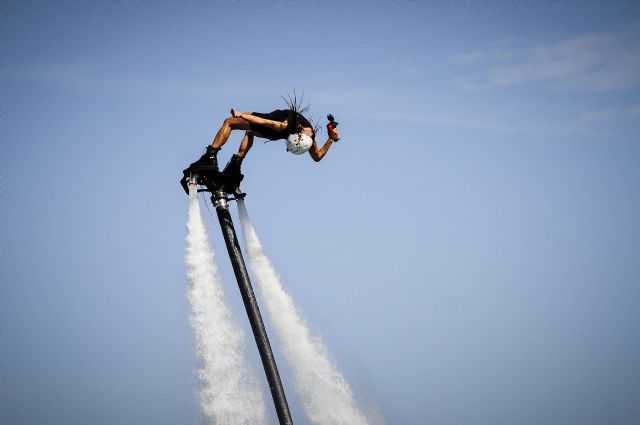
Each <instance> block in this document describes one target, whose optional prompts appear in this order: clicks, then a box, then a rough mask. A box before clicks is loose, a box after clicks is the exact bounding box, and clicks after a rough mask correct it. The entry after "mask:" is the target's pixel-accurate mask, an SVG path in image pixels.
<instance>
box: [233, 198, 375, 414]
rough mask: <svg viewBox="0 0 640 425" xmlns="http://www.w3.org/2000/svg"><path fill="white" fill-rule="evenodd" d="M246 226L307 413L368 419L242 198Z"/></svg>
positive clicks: (259, 277)
mask: <svg viewBox="0 0 640 425" xmlns="http://www.w3.org/2000/svg"><path fill="white" fill-rule="evenodd" d="M238 212H239V215H240V221H241V223H242V231H243V234H244V238H245V242H246V245H247V249H248V253H249V263H250V264H251V268H252V269H253V271H254V273H255V275H256V278H257V280H258V284H259V286H260V290H261V292H262V295H263V297H264V300H265V304H266V306H267V311H268V313H269V317H270V319H271V322H272V323H273V324H274V325H275V328H276V330H277V332H278V336H279V342H280V346H281V349H282V351H283V353H284V356H285V358H286V360H287V361H288V362H289V364H290V365H291V367H292V368H293V372H294V373H293V375H294V380H295V387H296V390H297V391H298V392H299V393H300V395H301V399H302V403H303V407H304V411H305V414H306V415H307V417H308V418H309V420H310V421H311V422H312V423H314V424H318V425H343V424H344V425H347V424H348V425H359V424H367V419H366V418H365V416H364V415H363V414H362V413H360V412H359V410H358V408H357V407H356V403H355V401H354V399H353V393H352V391H351V388H350V387H349V384H348V383H347V381H346V379H345V378H344V376H342V374H341V373H340V371H339V370H338V368H337V367H336V365H334V364H333V363H332V362H331V360H330V357H329V354H328V353H327V350H326V348H325V346H324V344H323V343H322V341H321V340H320V338H318V337H312V336H311V334H310V332H309V328H308V327H307V325H306V323H305V321H304V320H303V319H302V317H301V316H300V314H299V313H298V311H297V310H296V307H295V305H294V303H293V299H292V298H291V296H290V295H289V294H287V293H286V292H285V291H284V289H283V287H282V284H281V283H280V279H279V277H278V275H277V273H276V271H275V269H274V268H273V266H272V265H271V262H270V261H269V259H268V258H267V257H266V255H265V254H264V252H263V249H262V244H261V243H260V240H259V239H258V236H257V234H256V232H255V230H254V228H253V226H252V224H251V221H250V219H249V215H248V214H247V209H246V207H245V205H244V202H243V201H238Z"/></svg>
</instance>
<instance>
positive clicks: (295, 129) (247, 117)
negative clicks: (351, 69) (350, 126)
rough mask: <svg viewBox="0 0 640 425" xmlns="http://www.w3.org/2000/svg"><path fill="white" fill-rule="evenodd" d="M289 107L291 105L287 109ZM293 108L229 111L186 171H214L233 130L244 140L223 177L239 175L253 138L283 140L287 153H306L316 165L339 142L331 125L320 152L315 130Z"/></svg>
mask: <svg viewBox="0 0 640 425" xmlns="http://www.w3.org/2000/svg"><path fill="white" fill-rule="evenodd" d="M290 106H291V105H290ZM296 109H298V108H296V107H295V104H294V105H293V106H292V107H291V109H277V110H275V111H272V112H269V113H266V114H264V113H260V112H237V111H236V110H235V109H231V117H229V118H226V119H225V120H224V122H223V124H222V127H221V128H220V130H219V131H218V133H217V134H216V137H215V138H214V139H213V142H212V143H211V145H209V146H207V148H206V149H207V150H206V152H205V153H204V155H202V157H200V159H198V160H197V161H196V162H194V163H193V164H191V166H190V167H189V169H190V170H192V171H203V172H211V171H218V152H219V151H220V149H221V148H222V146H224V144H225V143H226V142H227V140H228V139H229V136H230V135H231V132H232V131H233V130H244V131H245V134H244V138H243V139H242V142H240V148H239V149H238V152H237V153H236V154H234V155H233V156H232V157H231V159H230V160H229V162H228V163H227V165H226V166H225V168H224V170H223V171H222V173H223V174H228V175H230V174H240V166H241V165H242V160H243V159H244V158H245V156H246V155H247V153H248V152H249V150H250V149H251V146H253V138H254V137H259V138H263V139H268V140H280V139H283V140H286V145H287V151H288V152H291V153H293V154H296V155H301V154H303V153H305V152H309V155H310V156H311V158H313V160H314V161H316V162H318V161H320V160H321V159H322V158H324V156H325V155H326V153H327V151H328V150H329V148H330V147H331V145H332V144H333V143H334V142H337V141H338V140H339V138H338V130H337V128H335V125H337V124H335V125H333V126H329V127H328V133H329V138H328V139H327V141H326V142H325V143H324V145H323V146H322V148H318V144H317V143H316V140H315V138H316V130H315V129H314V128H313V126H312V125H311V122H309V120H307V119H306V118H305V117H304V116H303V115H302V114H301V113H300V112H298V111H297V110H296Z"/></svg>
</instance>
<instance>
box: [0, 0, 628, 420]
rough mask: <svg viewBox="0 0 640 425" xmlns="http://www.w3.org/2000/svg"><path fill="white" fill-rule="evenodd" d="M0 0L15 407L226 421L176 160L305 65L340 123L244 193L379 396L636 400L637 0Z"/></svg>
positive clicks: (433, 414) (453, 412)
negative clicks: (193, 291)
mask: <svg viewBox="0 0 640 425" xmlns="http://www.w3.org/2000/svg"><path fill="white" fill-rule="evenodd" d="M0 14H1V18H0V19H1V21H0V23H1V27H0V28H1V29H0V52H1V69H0V71H1V74H2V76H1V78H2V80H1V84H2V87H1V91H0V96H1V97H0V100H1V108H2V109H1V111H0V113H1V117H2V122H1V124H0V139H1V143H2V147H1V150H2V158H1V160H2V164H1V167H2V168H1V184H2V195H1V202H2V205H1V218H2V236H1V237H2V242H1V243H2V246H1V248H2V265H1V267H2V284H1V285H2V286H1V310H0V311H1V326H2V327H1V334H0V335H1V340H2V354H1V359H2V360H1V361H2V371H1V373H2V393H3V394H2V409H1V410H2V415H3V419H2V420H1V421H0V422H2V423H3V424H7V425H9V424H11V425H36V424H38V425H72V424H95V425H98V424H105V425H125V424H155V425H165V424H166V425H182V424H199V423H201V420H202V418H201V416H200V413H199V412H198V405H197V403H196V401H195V398H194V390H195V385H196V379H195V377H194V374H193V370H194V368H195V367H196V365H197V362H196V358H195V356H194V353H193V336H192V334H191V329H190V326H189V323H188V312H189V308H188V304H187V300H186V290H187V280H186V274H185V267H184V258H183V256H184V238H185V235H186V228H185V222H186V209H187V197H186V196H185V194H184V192H183V191H182V189H181V187H180V186H179V184H178V179H179V177H180V175H181V170H182V169H183V168H184V167H185V166H186V165H188V164H189V163H190V162H192V161H193V160H195V159H196V158H197V157H199V156H200V154H201V153H202V151H203V148H204V146H205V145H206V144H208V143H209V142H210V141H211V139H212V138H213V136H214V134H215V132H216V131H217V129H218V127H219V125H220V123H221V122H222V120H223V119H224V118H225V117H226V116H227V115H228V111H229V108H230V107H232V106H234V107H236V108H238V109H240V110H248V111H262V112H267V111H270V110H272V109H275V108H278V107H282V106H283V103H282V100H281V98H280V96H282V95H284V94H286V93H287V92H292V91H293V89H294V88H295V89H296V90H297V91H298V92H304V94H305V97H306V98H307V99H308V100H309V101H310V102H311V111H312V115H313V117H314V118H315V119H320V120H321V122H322V124H324V123H325V121H324V117H325V115H326V114H327V113H333V114H334V115H335V116H336V119H337V120H338V121H339V122H340V130H341V137H342V140H341V141H340V143H338V144H337V145H334V146H333V147H332V148H331V150H330V152H329V154H328V155H327V157H326V158H325V159H324V160H323V161H322V162H320V163H318V164H316V163H314V162H313V161H312V160H311V158H309V157H308V156H304V157H295V156H293V155H290V154H287V153H286V152H285V148H284V146H283V145H282V144H281V143H279V142H274V143H270V144H266V145H265V144H263V143H261V142H260V141H259V140H257V141H256V144H255V146H254V149H253V150H252V152H251V153H250V155H249V157H248V158H247V159H246V160H245V162H244V164H243V170H244V172H245V181H244V183H243V188H244V190H245V191H246V192H247V193H248V196H247V207H248V209H249V213H250V214H251V216H252V218H253V221H254V224H255V226H256V229H257V231H258V233H259V236H260V237H261V239H262V242H263V244H264V246H265V250H266V252H267V253H268V254H269V255H270V256H271V258H272V261H273V263H274V265H275V267H276V268H277V269H278V271H279V273H280V274H281V277H282V279H283V282H284V285H285V287H286V289H287V290H288V291H289V292H290V293H291V294H292V296H293V297H294V299H295V300H296V302H297V304H298V306H299V308H300V310H301V311H302V313H303V314H304V316H305V317H306V318H307V319H308V321H309V324H310V326H311V327H312V328H313V329H314V331H315V332H317V333H318V334H320V335H322V336H323V337H324V339H325V341H326V342H327V345H328V346H329V348H330V351H331V353H332V355H333V357H334V359H335V361H336V362H337V364H338V365H339V367H340V368H341V370H342V371H343V372H344V374H345V375H346V377H347V378H348V380H349V381H350V382H351V384H352V386H353V389H354V392H355V394H356V397H357V399H358V400H359V401H360V403H361V404H362V405H363V406H364V407H365V409H366V410H367V411H370V412H375V411H378V412H380V413H381V414H382V416H384V418H385V420H386V423H388V424H429V425H481V424H491V425H512V424H519V425H540V424H548V425H552V424H562V425H573V424H575V425H602V424H611V425H618V424H620V425H622V424H625V425H632V424H638V423H640V366H639V363H638V359H640V331H639V329H640V327H639V326H640V308H638V305H639V304H640V189H639V187H640V138H639V136H638V134H639V133H640V3H638V2H630V1H629V2H628V1H614V2H435V1H433V2H349V3H337V2H335V3H334V2H313V3H311V2H310V3H307V2H268V3H266V2H234V3H228V2H175V1H171V2H133V1H131V2H97V1H96V2H75V1H68V2H36V1H34V2H10V1H4V2H2V3H0ZM240 138H241V134H235V135H233V136H232V138H231V140H230V142H229V145H227V146H226V147H225V149H224V150H223V151H222V152H221V154H220V158H221V162H223V163H224V162H226V160H227V158H228V157H229V156H230V155H231V153H232V152H233V151H234V150H235V149H236V148H237V144H238V142H239V140H240ZM234 209H235V206H234ZM204 212H205V216H207V221H208V223H209V224H208V225H209V228H210V235H211V237H212V239H213V243H214V246H215V248H216V250H217V252H218V257H217V258H218V262H219V264H220V266H221V267H222V271H223V273H224V276H225V280H226V286H225V289H226V294H227V297H228V299H229V300H230V302H231V304H232V307H233V309H234V312H235V314H236V316H237V318H238V320H239V321H240V322H241V323H243V324H244V325H245V328H246V329H247V335H250V333H249V331H248V327H247V326H246V319H245V314H244V310H243V307H242V304H241V301H240V296H239V293H238V291H237V287H236V285H235V281H234V280H233V277H232V274H231V272H230V266H229V264H228V260H227V258H226V256H225V253H224V246H223V244H222V243H221V237H220V235H219V233H218V227H217V224H216V220H215V218H214V217H213V215H212V214H211V213H209V212H208V211H207V210H206V209H204ZM259 302H260V299H259ZM274 339H275V335H272V340H274ZM248 341H249V343H248V350H249V353H250V355H252V356H253V358H254V363H255V364H256V369H258V367H259V365H258V360H257V355H256V354H255V348H254V344H253V341H252V340H251V339H249V340H248ZM275 348H276V356H279V353H278V351H277V347H275ZM277 358H278V359H279V366H280V368H281V370H283V374H284V379H285V388H286V389H287V391H288V394H287V395H288V398H289V402H290V404H291V406H292V413H293V415H294V421H296V423H306V419H305V417H304V415H303V413H302V411H301V408H300V402H299V401H298V400H297V398H296V395H295V393H294V392H293V391H292V386H291V385H290V380H289V377H288V375H287V370H286V369H287V368H286V364H285V363H284V362H283V360H282V359H280V357H277ZM258 370H259V369H258ZM260 378H261V380H262V382H264V381H265V380H264V378H263V375H262V374H260ZM265 392H266V391H265ZM267 401H269V399H268V398H267ZM268 406H269V407H271V404H268Z"/></svg>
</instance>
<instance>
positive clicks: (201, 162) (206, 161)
mask: <svg viewBox="0 0 640 425" xmlns="http://www.w3.org/2000/svg"><path fill="white" fill-rule="evenodd" d="M218 151H219V149H215V148H214V147H213V146H211V145H209V146H207V150H206V152H205V153H204V154H203V155H202V156H201V157H200V159H198V160H197V161H196V162H194V163H193V164H191V165H190V166H189V168H191V169H193V170H205V171H218V157H217V155H218Z"/></svg>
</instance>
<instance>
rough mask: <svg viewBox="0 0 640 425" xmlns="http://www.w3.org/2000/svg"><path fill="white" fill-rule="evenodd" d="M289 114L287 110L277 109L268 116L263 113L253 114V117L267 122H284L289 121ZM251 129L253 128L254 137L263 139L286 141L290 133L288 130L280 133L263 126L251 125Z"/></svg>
mask: <svg viewBox="0 0 640 425" xmlns="http://www.w3.org/2000/svg"><path fill="white" fill-rule="evenodd" d="M289 113H290V112H289V111H286V110H282V109H276V110H275V111H272V112H269V113H267V114H263V113H261V112H252V113H251V115H254V116H256V117H259V118H264V119H265V120H271V121H279V122H284V121H287V120H289ZM249 127H250V128H251V131H252V132H253V135H254V136H256V137H261V138H263V139H269V140H280V139H286V138H287V136H289V133H288V132H287V131H286V130H284V131H278V130H274V129H273V128H271V127H267V126H264V125H261V124H249Z"/></svg>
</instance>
